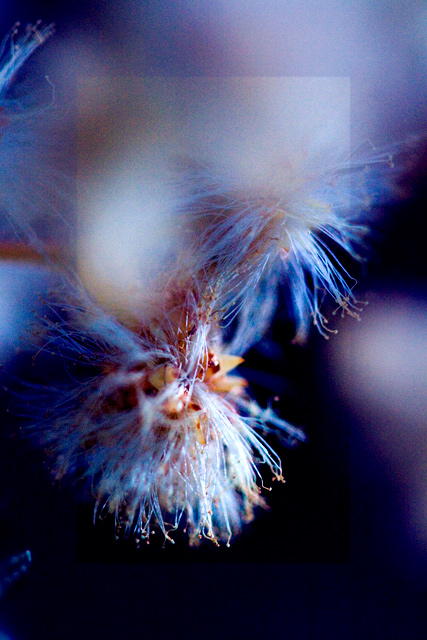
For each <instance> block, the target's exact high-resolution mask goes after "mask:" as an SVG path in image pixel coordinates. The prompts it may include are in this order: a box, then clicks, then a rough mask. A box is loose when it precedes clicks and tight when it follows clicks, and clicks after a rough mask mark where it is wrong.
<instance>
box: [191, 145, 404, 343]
mask: <svg viewBox="0 0 427 640" xmlns="http://www.w3.org/2000/svg"><path fill="white" fill-rule="evenodd" d="M384 166H385V167H391V166H393V163H392V156H391V155H390V154H389V153H383V154H377V155H375V153H374V151H373V150H372V149H370V152H369V153H368V154H366V155H365V156H364V157H362V158H360V159H357V160H356V159H350V160H348V161H347V162H344V163H341V164H337V163H335V164H333V165H329V166H328V165H326V166H323V167H319V160H317V162H316V163H314V164H313V166H311V165H310V166H308V167H303V168H301V167H292V166H290V167H287V168H286V171H285V172H284V173H285V175H284V185H283V189H282V190H281V191H278V190H277V189H272V192H271V193H264V194H263V193H259V192H254V193H252V192H250V191H248V190H247V191H245V192H244V193H243V192H241V190H240V189H239V185H235V187H234V188H233V187H232V186H230V184H229V181H228V183H227V188H224V187H223V184H225V180H224V181H223V180H221V177H220V176H216V175H215V174H214V172H213V171H212V170H211V168H210V167H207V166H201V165H200V164H197V163H190V162H187V163H186V165H185V181H184V182H186V183H187V184H189V185H190V188H188V191H187V192H188V197H187V198H184V199H183V203H182V207H181V210H182V212H183V215H184V216H190V219H191V224H192V225H193V230H194V237H195V240H194V245H193V246H194V250H193V256H195V260H194V265H193V268H194V270H195V271H196V272H199V273H203V274H204V276H208V277H211V278H212V280H213V281H221V282H222V283H224V284H223V290H224V307H225V308H227V312H226V313H225V314H224V317H225V318H227V317H228V316H231V317H233V316H235V315H238V317H240V323H239V325H240V326H239V328H238V330H237V334H236V336H235V340H234V344H235V345H236V346H237V347H238V348H240V347H241V346H242V345H243V344H245V343H246V344H248V343H251V342H254V341H255V340H257V339H259V338H260V337H261V336H262V334H263V332H264V331H265V329H266V327H267V326H268V323H269V321H270V319H271V314H272V312H273V310H274V307H275V301H276V295H277V286H278V284H279V282H280V281H281V280H282V279H283V278H284V279H285V281H286V285H287V291H288V297H289V300H290V312H291V315H292V316H293V317H294V319H295V323H296V327H297V333H296V338H295V340H296V341H304V340H305V338H306V336H307V332H308V324H309V319H310V317H311V318H312V321H313V322H314V324H315V325H316V326H317V327H318V328H319V330H320V332H321V333H322V334H323V335H324V336H325V337H327V334H328V332H329V329H328V328H327V326H326V324H327V320H326V319H325V317H324V316H323V315H322V313H321V310H320V305H321V301H322V298H323V297H324V295H325V294H330V295H331V296H332V297H333V299H334V300H335V302H336V303H337V305H338V306H339V307H340V308H341V309H343V310H344V311H345V312H347V313H349V314H350V315H354V316H356V317H357V316H358V311H359V309H358V308H357V302H356V300H355V298H354V295H353V291H352V289H353V284H354V281H352V279H351V277H350V276H349V274H348V273H346V271H345V269H344V268H343V267H342V266H341V264H340V263H339V260H338V258H337V257H336V256H335V255H334V245H335V246H339V247H340V248H341V249H344V250H345V251H346V252H347V253H349V254H350V255H351V256H352V257H354V258H356V259H359V253H358V247H360V245H361V244H362V242H363V237H364V236H365V234H366V232H367V227H366V225H365V224H363V218H366V210H367V209H368V207H369V205H370V204H371V203H372V200H373V199H375V198H376V197H377V194H378V192H380V191H381V190H382V189H383V188H385V180H384V179H383V178H382V176H381V171H382V169H383V167H384ZM372 174H374V175H372Z"/></svg>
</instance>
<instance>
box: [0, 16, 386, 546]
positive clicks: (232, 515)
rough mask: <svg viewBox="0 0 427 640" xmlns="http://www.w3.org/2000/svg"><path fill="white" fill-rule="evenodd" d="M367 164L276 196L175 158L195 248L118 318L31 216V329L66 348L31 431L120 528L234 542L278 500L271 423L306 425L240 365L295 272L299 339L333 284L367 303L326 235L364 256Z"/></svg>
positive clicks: (30, 37)
mask: <svg viewBox="0 0 427 640" xmlns="http://www.w3.org/2000/svg"><path fill="white" fill-rule="evenodd" d="M51 31H52V29H51V27H47V28H41V27H40V26H39V25H37V26H36V27H34V28H29V29H27V32H26V34H25V36H24V37H21V38H20V39H18V40H17V41H16V42H15V41H14V38H15V36H16V30H15V31H14V32H13V34H12V36H9V40H8V41H7V43H9V44H11V51H10V53H9V54H8V55H4V56H3V66H2V69H1V70H0V79H1V82H2V90H3V91H4V89H5V88H6V87H7V86H8V85H9V83H10V81H11V79H12V76H13V74H14V72H15V71H16V69H17V68H18V66H20V65H21V64H22V62H24V60H25V59H26V58H28V56H29V55H30V54H31V53H32V52H33V50H34V49H35V48H36V47H37V46H38V44H40V43H41V42H43V41H44V40H45V39H46V38H47V36H48V35H49V34H50V33H51ZM4 46H5V45H4ZM0 144H1V141H0ZM3 153H4V151H3ZM375 162H376V163H377V164H378V166H387V165H388V164H390V163H391V160H390V158H389V156H387V155H385V156H383V157H382V156H380V157H379V158H376V159H375ZM368 164H369V163H368V162H366V163H365V162H359V163H355V162H353V161H352V160H350V161H348V162H347V163H346V164H345V165H342V166H337V165H335V166H331V167H324V166H323V167H321V168H319V167H317V166H315V167H312V166H310V167H305V168H304V169H303V170H299V172H298V173H297V174H295V175H292V176H287V184H286V185H285V186H284V187H283V189H282V190H281V191H280V193H279V194H278V193H276V192H274V191H273V190H272V192H271V193H270V192H263V193H260V192H259V191H257V192H251V191H250V190H248V188H247V186H246V187H245V188H244V189H242V187H241V186H240V185H239V184H230V182H228V183H227V184H224V182H223V181H222V180H221V177H220V176H217V175H215V171H214V169H213V168H212V169H211V168H207V167H206V166H203V167H202V166H201V165H199V164H197V163H196V162H191V161H190V162H187V163H185V168H184V170H182V167H181V169H179V168H177V183H179V182H180V178H182V177H184V180H183V182H184V184H185V188H184V189H182V188H180V189H179V190H178V191H179V194H180V196H179V207H178V209H179V215H178V216H177V221H178V224H179V225H180V227H181V228H185V234H184V236H185V237H186V238H187V239H188V246H186V247H184V248H182V247H181V246H180V247H179V249H177V252H176V253H177V255H176V256H175V257H174V260H173V264H172V265H171V263H170V262H169V263H168V265H167V270H166V269H162V268H161V267H160V266H159V269H158V273H157V275H156V282H155V285H154V286H153V291H155V292H156V295H153V300H152V303H151V304H150V305H148V306H147V307H146V308H145V309H144V310H143V311H141V312H140V313H135V312H133V313H130V314H128V316H126V317H125V318H120V319H119V318H118V317H114V315H112V314H109V313H108V312H107V311H106V310H105V309H103V308H102V305H100V304H99V303H97V302H94V301H93V300H92V299H91V297H90V296H89V294H88V293H87V292H86V291H85V289H84V287H83V285H82V284H81V282H80V280H79V278H78V277H77V275H76V274H75V271H74V268H73V266H72V265H71V264H69V265H64V263H63V262H62V264H61V267H60V269H59V268H58V266H57V265H53V266H52V257H51V256H49V255H47V253H46V250H45V248H44V247H43V246H42V245H41V243H38V242H37V239H36V240H34V235H33V233H32V232H28V231H27V229H28V227H27V225H22V228H23V229H24V230H25V231H26V232H27V238H28V243H29V244H31V243H32V245H33V247H34V246H36V248H37V250H38V251H40V252H41V253H42V254H43V255H44V258H45V260H46V264H47V265H49V268H50V269H52V270H54V271H55V278H56V282H57V284H56V286H54V287H52V292H51V294H50V295H49V296H48V297H47V298H48V299H47V300H46V306H47V310H46V313H45V314H43V315H42V316H41V317H37V318H36V326H35V328H33V331H32V340H33V347H34V349H35V356H34V361H36V360H37V357H38V354H39V353H40V352H45V353H48V354H53V355H55V356H57V357H58V358H60V359H61V361H62V362H63V363H64V370H65V371H66V378H65V380H64V381H63V382H62V383H58V384H57V385H56V395H55V399H54V400H53V401H52V402H51V404H50V405H49V406H48V407H47V411H46V415H45V417H44V419H43V420H41V421H40V422H38V423H37V424H35V425H33V426H32V428H31V429H30V433H31V434H32V436H33V438H35V439H36V440H37V441H38V442H39V443H41V445H42V446H43V447H44V448H45V449H46V451H47V452H48V453H49V455H50V457H51V459H52V460H53V462H52V469H53V473H54V475H55V477H56V478H57V479H61V478H63V477H64V476H71V477H79V478H82V479H84V480H85V481H86V485H87V486H88V487H90V490H91V492H92V494H93V497H94V499H95V502H96V508H95V511H96V512H104V511H105V510H107V511H108V512H110V513H112V514H115V518H116V528H117V532H118V533H120V532H123V533H124V534H125V535H132V536H134V537H135V538H136V539H137V540H144V539H145V540H148V539H149V536H150V533H151V532H152V530H153V529H156V528H157V529H160V530H161V531H162V532H163V534H164V537H165V538H166V539H169V540H172V535H173V533H172V532H173V531H174V530H175V529H177V528H178V527H181V528H183V529H185V530H186V531H187V532H188V535H189V540H190V544H195V543H197V542H198V541H199V540H200V539H201V538H208V539H210V540H212V541H214V542H215V543H216V544H219V542H220V541H224V542H226V544H229V541H230V539H231V537H232V535H234V534H236V533H238V532H239V531H240V530H241V526H242V523H244V522H247V521H250V520H251V519H252V517H253V512H254V509H255V508H256V507H258V506H264V505H265V502H264V498H263V497H262V495H261V493H262V490H263V488H264V489H265V488H266V487H264V482H263V479H262V475H261V474H262V473H263V469H264V475H265V469H267V470H268V469H269V471H267V476H268V478H267V480H266V482H267V483H268V482H269V481H270V480H271V479H273V480H280V481H283V475H282V468H281V462H280V459H279V457H278V456H277V454H276V453H275V452H274V451H273V450H272V449H271V447H270V445H269V444H268V443H267V442H266V441H265V440H264V439H263V438H262V437H261V435H260V431H264V432H265V431H268V430H274V431H275V432H276V433H278V434H282V435H284V436H285V440H286V441H287V443H288V444H293V443H295V442H298V441H303V440H304V434H303V433H302V432H301V431H300V430H299V429H297V428H295V427H293V426H291V425H289V424H288V423H286V422H285V421H283V420H281V419H280V418H279V417H278V416H276V414H275V413H274V412H273V411H272V409H271V408H267V409H262V408H261V407H259V406H258V405H257V403H256V402H255V401H254V400H253V399H252V398H251V396H250V393H249V391H248V389H247V383H246V381H245V380H244V379H243V378H242V377H240V376H238V375H233V374H232V373H231V372H232V371H233V370H234V369H235V368H236V367H237V366H238V365H239V364H240V363H241V362H242V361H243V358H242V355H243V354H244V353H245V351H247V349H248V348H249V347H250V346H251V345H252V344H253V343H254V342H256V341H257V340H259V339H260V338H261V337H262V335H263V333H264V332H265V331H266V328H267V327H268V325H269V323H270V321H271V316H272V313H273V311H274V307H275V304H276V295H277V288H278V285H279V282H281V281H282V280H285V281H286V286H287V289H288V291H289V298H290V313H291V315H293V316H294V318H295V324H296V329H297V332H296V339H297V340H299V341H302V340H304V338H305V337H306V335H307V332H308V324H309V320H310V317H311V318H312V320H313V322H314V324H316V325H317V326H318V327H319V329H320V331H321V332H322V333H323V334H324V335H325V334H326V331H327V328H326V320H325V318H324V317H323V315H322V313H321V311H320V298H321V296H322V295H323V293H329V294H331V295H332V297H333V298H334V299H335V301H336V302H337V303H338V305H339V306H340V307H341V308H342V309H344V310H345V311H347V312H348V313H350V314H352V315H357V313H358V310H357V304H356V301H355V299H354V296H353V292H352V287H351V285H350V283H349V277H348V274H347V273H346V272H345V271H343V269H342V268H341V267H340V265H339V263H338V261H337V260H336V259H335V258H334V255H333V252H332V248H331V246H332V245H331V244H330V243H329V240H331V241H332V242H333V243H335V244H336V245H339V246H340V247H341V248H343V249H345V250H346V251H347V252H349V253H350V254H351V255H353V256H356V246H357V244H358V243H359V242H360V239H361V237H362V236H363V234H364V232H365V226H364V225H363V224H361V223H359V222H358V214H359V213H360V211H361V210H362V209H363V206H364V204H365V201H366V196H368V195H369V194H365V193H364V188H363V186H362V184H364V183H365V180H364V176H363V175H360V176H359V177H357V178H356V181H355V183H354V181H353V184H351V183H349V182H348V174H349V172H351V173H352V175H353V177H354V175H357V173H359V174H363V172H364V170H365V168H366V166H367V165H368ZM347 187H348V188H347ZM177 198H178V196H177ZM143 205H144V203H141V211H143ZM5 209H6V210H7V211H8V207H7V204H6V205H5ZM141 215H143V214H141ZM175 215H176V211H175ZM58 272H59V273H58ZM159 291H160V292H161V296H159V293H158V292H159ZM135 295H136V296H138V292H135ZM232 321H235V322H234V323H233V326H234V334H233V335H232V337H231V339H229V340H228V342H227V340H226V338H225V335H226V334H225V332H224V328H225V327H226V326H228V325H230V323H231V322H232ZM229 333H230V331H229V332H228V333H227V335H229Z"/></svg>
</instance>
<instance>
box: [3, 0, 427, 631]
mask: <svg viewBox="0 0 427 640" xmlns="http://www.w3.org/2000/svg"><path fill="white" fill-rule="evenodd" d="M424 9H425V7H424V6H423V3H421V2H418V3H417V2H407V3H405V4H404V7H401V6H400V5H398V3H397V2H394V3H392V4H386V3H384V2H374V3H369V4H368V3H367V2H362V1H358V2H354V3H352V4H351V8H350V7H347V6H344V5H343V4H341V3H338V2H333V1H332V0H329V1H328V2H319V3H311V2H308V1H307V2H305V1H304V2H292V1H288V0H286V1H285V2H271V1H269V2H264V3H261V2H249V3H244V4H243V3H241V2H236V3H233V6H232V7H229V5H228V4H226V3H225V2H224V3H223V2H218V3H217V4H216V5H211V4H210V3H207V2H206V3H204V2H183V3H179V4H177V5H176V6H175V8H174V9H172V8H171V7H170V5H167V4H166V3H161V2H133V1H132V2H129V3H126V4H124V3H123V4H122V5H119V6H118V5H117V3H112V2H107V1H103V2H101V1H98V2H86V3H67V2H62V3H61V2H51V3H48V2H44V3H42V2H28V3H25V2H21V1H19V0H18V1H15V2H13V3H12V2H10V3H9V2H7V1H6V0H3V2H2V12H1V16H0V21H1V30H2V32H4V33H5V32H6V31H7V30H8V29H9V28H10V26H11V25H12V24H13V23H14V22H15V21H16V20H20V21H21V23H22V24H25V23H27V22H34V21H35V20H37V19H38V18H41V19H43V21H45V22H49V21H51V20H52V21H55V23H56V25H57V34H56V36H55V41H54V40H52V42H51V43H49V44H46V46H45V47H44V48H43V49H41V50H40V51H39V52H38V54H37V56H38V58H37V65H38V66H37V69H40V68H43V64H45V65H46V66H47V68H48V69H49V76H50V78H51V79H52V78H53V79H54V80H55V81H56V82H57V84H58V91H59V92H63V95H72V94H73V90H74V89H73V78H74V77H75V75H76V72H75V70H74V71H71V72H70V71H69V69H70V68H72V64H73V61H76V60H77V61H78V63H79V70H80V72H81V73H83V74H84V73H88V74H91V73H99V67H98V66H97V65H98V64H100V63H99V61H98V59H97V58H98V56H99V55H100V57H101V58H102V65H105V66H104V67H103V68H104V69H106V68H108V69H109V70H110V71H111V70H113V71H115V72H116V73H119V72H120V71H121V70H122V71H123V70H126V71H127V72H128V73H129V74H132V73H137V74H141V75H143V74H144V73H146V74H149V75H150V74H151V75H156V74H157V75H162V74H164V75H192V74H194V75H203V74H205V75H215V74H217V75H218V74H219V75H221V74H225V75H277V76H279V75H283V76H285V75H308V76H310V75H312V76H334V75H343V76H350V78H351V83H352V85H351V86H352V127H353V136H354V138H355V139H356V140H358V139H359V134H360V132H363V133H364V135H368V136H372V137H374V139H375V141H376V142H378V143H384V144H389V143H401V142H402V141H404V140H405V139H406V137H407V136H408V135H410V134H412V133H415V134H417V135H418V134H423V133H424V132H425V116H426V112H427V109H426V102H425V100H426V97H427V96H426V93H427V91H426V81H425V73H426V70H427V69H426V66H427V62H426V58H427V13H426V11H425V10H424ZM51 45H52V47H51V49H50V50H49V47H50V46H51ZM98 49H99V51H98ZM53 51H54V52H55V54H53V53H52V52H53ZM64 52H65V53H64ZM99 52H101V53H99ZM62 55H66V56H68V57H66V58H61V56H62ZM60 58H61V59H62V60H63V59H65V60H69V65H70V67H69V68H68V70H67V67H66V68H65V70H64V73H63V74H62V75H63V77H62V79H61V77H60V73H59V70H58V69H59V67H58V65H57V60H58V59H60ZM31 64H34V65H35V64H36V62H35V61H31ZM67 79H68V81H69V85H68V86H67V82H66V81H67ZM67 92H68V93H67ZM417 149H418V150H417V152H416V153H415V154H413V156H412V160H411V163H409V162H408V163H407V165H406V166H407V169H406V173H405V175H404V176H403V177H402V179H401V189H400V192H399V197H397V196H396V199H395V201H394V202H392V203H390V204H389V205H387V206H383V207H382V208H379V207H378V208H377V211H376V216H375V223H374V225H373V231H372V233H371V236H370V240H369V242H370V246H371V260H370V262H369V264H368V265H364V266H363V268H362V267H361V266H359V265H354V264H352V265H351V266H350V264H349V268H351V271H352V273H356V275H357V276H358V279H359V281H360V284H359V286H358V289H357V293H358V292H359V291H360V297H361V298H362V299H368V300H369V301H370V304H369V305H368V306H367V307H366V309H364V311H363V313H362V321H361V323H358V322H356V321H355V320H354V319H352V318H344V319H340V318H338V317H337V318H336V319H335V320H334V326H336V327H338V329H339V334H338V335H337V336H333V337H332V338H331V339H330V340H329V341H325V340H324V339H323V338H322V337H321V336H319V335H317V334H314V333H313V335H312V337H311V339H310V341H309V344H308V345H307V346H305V347H299V346H295V345H291V344H290V339H291V338H292V329H291V326H290V324H289V321H288V319H287V314H286V312H285V310H284V309H282V308H280V305H279V311H278V313H277V316H276V318H275V321H274V324H273V327H272V329H271V331H270V332H269V334H268V336H267V337H266V339H265V340H264V341H263V342H262V343H261V344H260V345H258V346H257V347H255V348H254V349H253V351H252V352H251V353H250V354H249V355H248V357H247V359H246V362H245V367H246V369H247V374H248V378H249V379H251V382H252V387H253V389H254V393H255V394H256V396H257V398H258V399H259V401H260V402H261V403H262V402H264V403H265V402H266V401H267V400H268V399H269V398H271V396H273V395H278V396H280V401H279V403H278V409H279V410H280V413H281V415H282V416H283V417H284V418H285V419H287V420H289V421H290V422H291V423H294V424H298V425H301V426H303V427H304V429H305V431H306V433H307V436H308V442H307V443H306V444H304V445H301V446H299V447H298V448H296V449H294V450H290V449H282V450H281V455H282V460H283V468H284V475H285V478H286V480H287V482H286V484H285V485H280V486H276V487H274V490H273V491H272V492H271V494H269V495H268V502H269V505H270V507H271V508H270V510H269V511H267V512H264V513H260V514H259V515H258V517H257V518H256V519H255V521H254V523H253V524H251V525H249V526H248V527H247V529H246V530H245V531H244V533H243V535H242V536H241V537H240V538H239V539H236V540H235V541H234V542H233V543H232V545H231V548H230V549H227V548H225V547H221V548H219V549H216V548H215V547H213V546H212V548H211V547H210V546H209V545H208V544H205V545H203V546H202V547H201V548H199V549H188V548H187V546H186V545H185V542H184V541H182V540H178V541H177V544H176V545H175V546H167V547H166V548H162V541H161V540H160V539H159V541H158V542H156V541H155V540H153V542H152V544H150V546H147V545H143V546H142V548H141V549H139V550H135V549H134V547H133V546H132V544H131V543H130V542H126V541H119V542H116V541H115V540H114V532H113V523H112V522H111V521H109V520H108V519H107V520H105V521H103V522H101V523H97V524H96V525H95V526H93V524H92V506H91V505H81V504H78V503H77V501H76V499H75V497H74V493H73V491H72V489H71V488H67V487H62V488H61V487H58V486H54V485H53V484H52V481H51V479H50V477H49V474H48V472H47V468H46V465H45V462H44V459H43V456H42V454H40V453H39V452H37V451H34V450H33V449H32V448H31V446H30V445H29V444H28V443H26V442H23V441H22V440H20V438H19V436H11V433H13V432H14V431H15V427H16V425H17V423H18V417H17V416H13V415H12V416H11V415H8V414H5V415H4V423H5V427H4V430H3V431H2V435H1V452H0V456H1V462H0V480H1V493H0V553H1V557H3V558H6V557H8V556H9V555H10V554H14V553H18V552H20V551H23V550H24V549H27V548H28V549H30V550H31V552H32V555H33V563H32V567H31V569H30V572H29V575H28V577H27V578H26V579H25V580H24V581H23V582H22V583H20V584H17V585H16V586H15V589H14V590H12V591H11V592H10V594H9V595H8V596H7V597H5V598H4V600H3V602H2V603H1V605H0V606H1V608H0V615H1V618H0V619H1V625H2V626H1V628H2V629H3V630H4V632H5V633H6V634H7V637H9V638H11V640H30V639H38V638H40V639H49V638H52V639H55V640H57V639H59V638H61V640H62V639H64V640H66V639H68V638H70V639H71V638H82V639H83V638H97V637H103V638H105V639H108V638H117V637H120V638H128V637H129V638H130V637H138V636H141V637H144V636H146V635H148V634H150V633H152V634H156V635H157V636H158V637H160V638H163V637H165V638H166V637H169V636H170V635H174V636H175V637H178V638H180V637H187V638H192V637H195V636H196V635H197V636H199V635H201V636H203V637H206V638H211V637H212V638H214V637H215V638H217V637H219V636H221V637H223V638H232V637H233V638H235V637H242V638H243V637H245V638H256V637H259V636H260V635H262V636H268V635H270V634H272V635H273V634H276V635H277V634H280V637H284V638H286V640H305V639H307V640H308V639H312V638H313V639H314V638H315V639H316V640H321V639H323V638H324V639H325V640H326V639H328V640H331V639H335V638H337V639H341V638H346V639H349V640H353V639H354V640H359V639H362V638H363V640H365V639H370V638H387V640H389V639H390V640H391V639H396V640H398V639H401V638H405V640H406V639H408V640H417V639H418V638H422V637H424V634H425V631H424V629H425V623H426V619H425V617H426V616H425V611H426V606H427V577H426V576H427V573H426V570H427V473H426V467H427V457H426V456H427V451H426V449H427V447H426V434H427V424H426V422H427V421H426V413H425V409H426V404H427V403H426V398H427V359H424V352H423V350H422V349H423V347H422V345H424V344H425V343H426V340H425V337H426V335H427V334H426V326H425V321H424V318H426V317H427V316H426V314H425V311H427V295H426V294H427V287H426V269H427V259H426V250H425V238H426V236H425V234H424V232H425V211H426V197H427V190H426V169H427V161H426V158H427V154H426V152H425V149H423V147H422V144H421V143H419V144H418V145H417ZM345 266H347V263H345ZM402 310H403V311H402ZM326 311H327V313H328V314H329V315H330V314H331V312H332V311H333V305H329V307H328V306H326ZM393 318H397V319H398V320H399V319H401V320H402V321H401V322H400V320H399V322H397V321H396V322H397V324H395V325H393V324H392V325H390V323H389V320H390V319H393ZM423 323H424V324H423ZM417 332H418V333H417ZM415 337H417V340H419V344H420V345H421V347H420V348H418V347H417V345H418V342H417V343H415V342H414V341H415ZM380 338H384V345H385V346H384V349H383V351H381V349H380V350H379V351H378V352H375V350H374V347H375V346H378V345H380V346H381V344H380ZM366 344H368V345H370V344H372V345H373V347H372V349H371V350H370V351H369V350H368V352H367V353H366V354H365V355H364V360H363V359H360V354H361V353H364V351H363V349H364V345H366ZM414 345H415V346H414ZM370 356H372V358H371V359H370ZM375 358H376V361H375ZM387 358H388V359H387ZM408 359H409V360H408ZM382 361H384V362H386V367H385V373H384V371H383V370H382V369H381V367H380V368H378V367H376V365H377V364H380V363H381V362H382ZM20 366H23V361H17V363H16V367H17V369H18V370H19V367H20ZM366 371H368V372H369V373H370V372H372V376H373V377H372V378H369V376H367V375H366V376H365V373H366ZM390 371H391V372H392V373H393V377H390ZM260 372H261V373H260ZM262 372H266V374H265V375H263V373H262ZM381 376H382V377H381ZM373 380H374V381H376V382H372V381H373ZM418 382H419V385H418ZM3 386H8V382H7V381H6V379H4V380H3ZM6 398H7V392H6V391H5V390H4V389H3V391H2V401H3V404H5V403H6ZM271 444H272V445H273V446H275V447H276V448H279V446H280V445H279V443H278V442H277V441H275V440H274V438H272V439H271ZM423 474H424V475H423ZM159 538H160V536H159Z"/></svg>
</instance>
